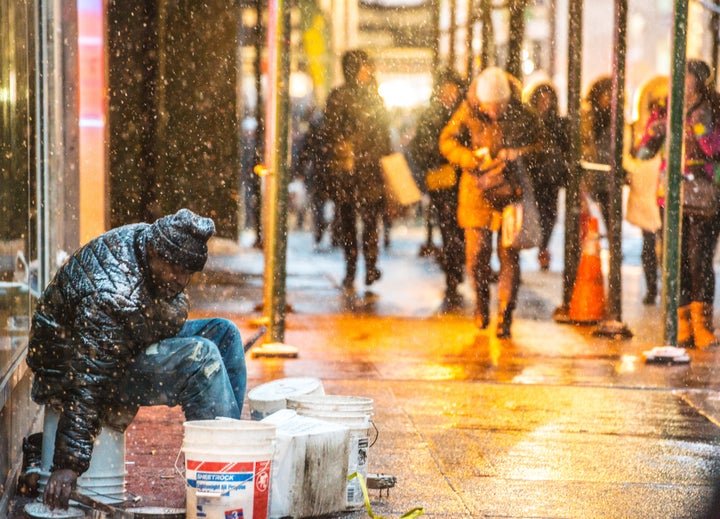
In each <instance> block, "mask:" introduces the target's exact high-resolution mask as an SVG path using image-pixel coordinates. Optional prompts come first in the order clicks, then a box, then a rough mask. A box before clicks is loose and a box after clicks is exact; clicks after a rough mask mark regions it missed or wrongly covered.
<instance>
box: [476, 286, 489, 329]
mask: <svg viewBox="0 0 720 519" xmlns="http://www.w3.org/2000/svg"><path fill="white" fill-rule="evenodd" d="M489 300H490V290H489V289H488V287H480V288H478V289H477V291H476V294H475V301H476V303H475V327H476V328H477V329H478V330H484V329H485V328H487V327H488V324H490V308H489Z"/></svg>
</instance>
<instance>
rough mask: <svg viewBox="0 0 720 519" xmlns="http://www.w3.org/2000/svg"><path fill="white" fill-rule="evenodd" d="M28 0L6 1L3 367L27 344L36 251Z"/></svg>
mask: <svg viewBox="0 0 720 519" xmlns="http://www.w3.org/2000/svg"><path fill="white" fill-rule="evenodd" d="M26 13H27V11H26V10H25V8H24V7H22V2H19V3H18V2H14V1H13V0H0V53H2V56H1V58H0V110H2V114H0V370H1V372H2V379H5V375H6V374H7V373H8V372H9V371H10V370H12V369H13V366H15V364H16V362H17V359H18V358H19V356H20V355H21V354H22V353H23V352H24V350H25V347H26V345H27V333H28V329H29V321H30V319H29V316H30V304H31V302H30V293H31V290H30V285H31V284H32V280H33V279H36V278H37V277H36V275H35V274H34V273H33V265H34V262H33V261H32V260H33V257H34V253H33V251H32V250H31V248H30V246H29V244H30V243H31V239H30V235H29V233H30V218H31V214H32V208H31V202H30V198H31V190H32V186H33V183H32V182H31V180H30V171H31V168H32V161H31V158H30V157H31V138H30V135H31V129H30V120H31V117H30V109H31V107H30V98H31V91H30V78H31V73H32V58H31V50H32V49H29V48H28V47H29V44H28V42H29V41H32V40H31V38H29V37H28V36H29V34H30V32H29V31H30V30H31V28H30V27H29V25H28V23H29V21H28V19H27V18H26Z"/></svg>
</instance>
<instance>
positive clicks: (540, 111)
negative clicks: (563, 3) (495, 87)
mask: <svg viewBox="0 0 720 519" xmlns="http://www.w3.org/2000/svg"><path fill="white" fill-rule="evenodd" d="M523 97H524V101H525V102H526V103H527V105H528V107H529V108H530V109H531V110H533V111H534V112H535V113H536V114H537V116H538V117H539V119H540V123H541V137H540V140H541V150H540V153H539V157H538V164H537V167H534V168H531V170H530V172H531V175H530V181H531V182H532V186H533V190H534V192H535V200H536V201H537V204H538V210H539V212H540V229H541V232H542V240H541V242H540V248H539V250H538V264H539V265H540V270H548V269H549V268H550V260H551V257H550V250H549V249H548V245H549V243H550V238H551V237H552V232H553V229H554V228H555V224H556V223H557V214H558V194H559V192H560V188H561V187H565V185H566V183H567V179H568V174H569V171H570V169H569V164H570V160H569V151H570V133H569V121H568V118H567V117H563V116H561V115H560V110H559V108H558V95H557V89H556V88H555V86H554V85H553V84H552V83H551V82H549V81H544V82H541V83H536V84H534V85H531V86H529V87H528V88H527V89H526V90H525V92H524V95H523Z"/></svg>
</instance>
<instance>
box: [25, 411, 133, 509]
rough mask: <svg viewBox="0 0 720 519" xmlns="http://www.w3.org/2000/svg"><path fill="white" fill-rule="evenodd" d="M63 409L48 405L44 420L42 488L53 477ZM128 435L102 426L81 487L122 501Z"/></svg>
mask: <svg viewBox="0 0 720 519" xmlns="http://www.w3.org/2000/svg"><path fill="white" fill-rule="evenodd" d="M59 419H60V413H59V412H58V411H56V410H55V409H53V408H52V407H48V406H46V407H45V421H44V424H43V442H42V460H41V463H40V479H39V480H38V484H39V488H40V492H42V491H43V490H44V488H45V485H46V484H47V481H48V479H49V478H50V469H51V467H52V464H53V455H54V454H55V434H56V432H57V426H58V421H59ZM126 474H127V472H126V470H125V435H124V434H123V433H121V432H119V431H115V430H113V429H110V428H108V427H103V428H102V429H101V430H100V434H98V436H97V438H95V443H94V445H93V453H92V458H90V467H89V468H88V470H87V471H86V472H84V473H83V474H82V475H81V476H80V477H79V478H78V480H77V490H78V492H79V493H81V494H85V495H87V496H89V497H92V498H93V499H95V500H96V501H100V502H102V503H106V504H114V503H119V502H121V501H124V500H125V499H127V494H126V493H125V475H126Z"/></svg>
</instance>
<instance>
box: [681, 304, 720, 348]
mask: <svg viewBox="0 0 720 519" xmlns="http://www.w3.org/2000/svg"><path fill="white" fill-rule="evenodd" d="M704 306H705V305H704V304H703V303H701V302H700V301H693V302H692V303H690V323H691V324H692V334H693V340H694V341H695V347H696V348H700V349H705V348H709V347H711V346H717V339H715V335H714V334H713V332H712V331H710V330H709V329H708V327H707V321H706V315H705V308H704ZM678 328H679V327H678Z"/></svg>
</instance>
